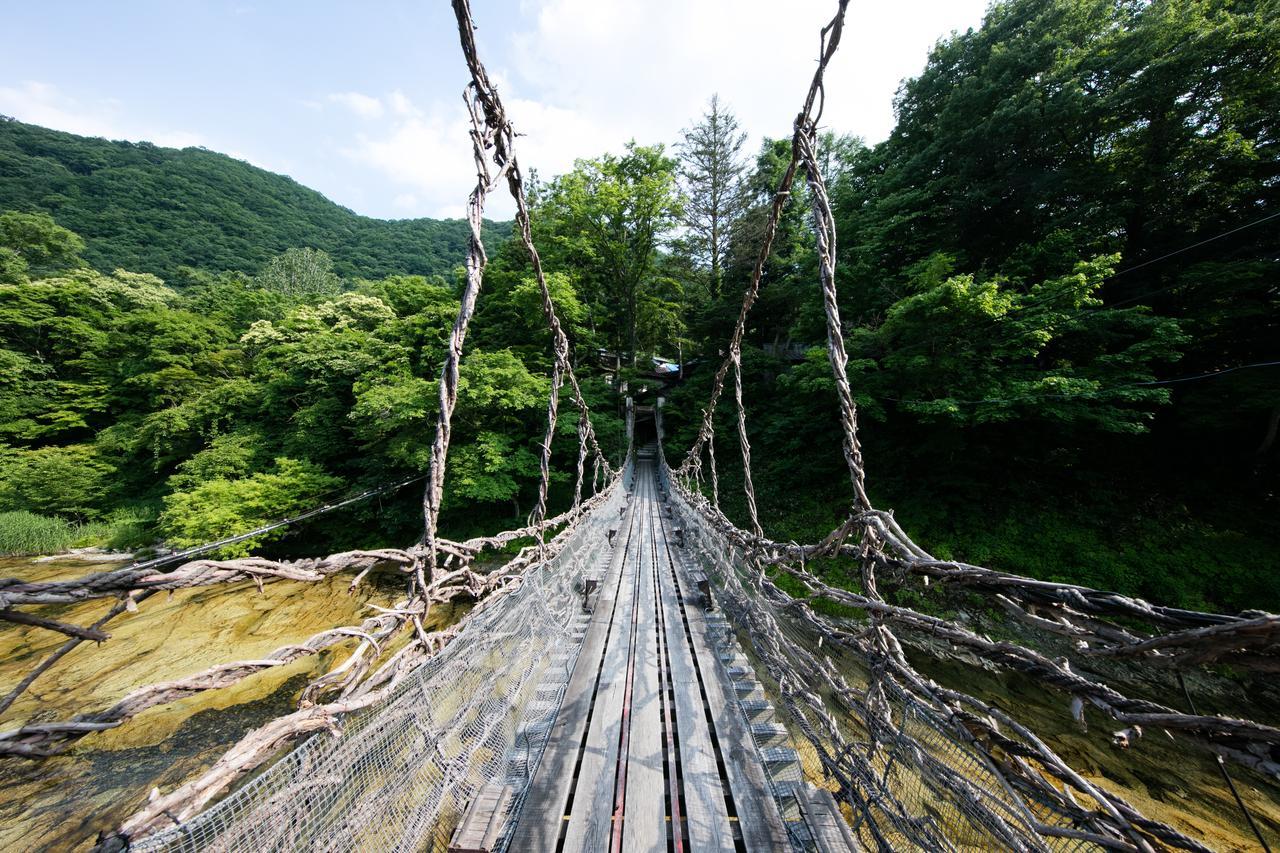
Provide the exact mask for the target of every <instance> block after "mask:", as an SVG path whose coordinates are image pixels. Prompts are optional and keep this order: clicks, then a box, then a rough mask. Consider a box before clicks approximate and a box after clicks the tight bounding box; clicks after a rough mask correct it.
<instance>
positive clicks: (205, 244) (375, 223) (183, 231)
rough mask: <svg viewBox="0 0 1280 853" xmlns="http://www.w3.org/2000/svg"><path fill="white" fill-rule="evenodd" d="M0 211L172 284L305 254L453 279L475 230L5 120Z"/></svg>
mask: <svg viewBox="0 0 1280 853" xmlns="http://www.w3.org/2000/svg"><path fill="white" fill-rule="evenodd" d="M0 210H18V211H23V212H24V213H39V214H47V215H49V216H52V217H53V219H54V220H56V221H57V223H58V224H59V225H61V226H63V227H64V228H68V229H70V230H71V231H74V232H75V233H76V234H78V235H80V236H81V237H83V238H85V240H86V241H87V247H86V248H85V251H84V258H85V260H86V261H87V262H88V263H90V264H92V265H93V266H94V267H97V268H98V269H100V270H113V269H117V268H124V269H129V270H137V271H140V272H148V273H153V274H155V275H159V276H161V277H163V278H165V279H167V280H176V278H177V276H178V273H179V270H180V268H182V267H194V268H197V269H203V270H208V271H213V272H216V271H221V270H239V271H241V272H245V273H251V274H252V273H257V272H259V271H260V270H261V269H262V268H263V267H264V266H265V265H266V264H267V263H268V262H269V261H270V260H271V258H272V257H273V256H276V255H279V254H280V253H281V252H284V251H286V250H288V249H292V248H295V247H299V246H310V247H312V248H314V249H318V250H321V251H323V252H327V253H328V254H329V255H330V256H331V257H332V258H333V262H334V270H335V272H336V273H337V274H338V275H340V276H345V277H355V276H357V275H363V276H368V277H375V278H376V277H380V276H385V275H391V274H404V273H414V274H421V275H432V274H446V273H449V272H450V271H452V269H453V268H454V267H455V266H456V265H458V264H459V263H461V262H462V259H463V257H464V256H465V253H466V245H467V238H468V236H469V235H470V233H471V232H470V227H469V226H468V225H467V223H466V222H465V221H464V220H461V219H447V220H434V219H403V220H395V221H385V220H378V219H370V218H368V217H364V216H357V215H356V214H354V213H352V212H351V211H350V210H347V209H346V208H344V207H340V206H338V205H336V204H334V203H333V202H331V201H329V200H328V199H326V198H325V197H324V196H322V195H320V193H318V192H315V191H314V190H309V189H307V188H306V187H303V186H300V185H299V184H297V183H296V182H294V181H293V180H292V179H290V178H287V177H285V176H283V175H276V174H273V173H271V172H267V171H265V170H263V169H259V168H257V167H256V166H251V165H249V164H248V163H245V162H243V161H241V160H236V159H234V158H231V157H227V156H226V155H223V154H216V153H214V152H212V151H206V150H205V149H203V148H185V149H182V150H177V149H173V148H160V147H158V146H155V145H152V144H150V143H147V142H138V143H134V142H108V141H107V140H104V139H89V138H86V137H83V136H75V135H74V134H70V133H62V132H59V131H55V130H46V129H45V128H42V127H36V126H34V125H30V124H23V123H22V122H18V121H14V120H13V119H9V118H5V117H0ZM487 230H488V231H489V233H491V234H501V233H503V232H504V230H505V229H504V228H502V227H500V226H496V225H493V224H492V223H490V224H489V227H488V229H487ZM0 231H3V229H2V228H0ZM5 246H7V243H5V241H4V239H3V238H0V281H11V280H13V279H12V276H13V274H14V273H13V271H12V266H13V259H12V258H11V257H9V258H6V255H5V252H4V248H3V247H5ZM41 263H43V262H41ZM50 266H51V268H59V269H61V268H64V267H66V266H69V264H67V263H65V262H64V261H63V260H61V259H51V260H50ZM46 272H47V270H45V269H39V268H37V269H33V270H32V273H31V274H32V275H35V276H39V275H44V274H45V273H46Z"/></svg>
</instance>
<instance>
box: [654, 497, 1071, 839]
mask: <svg viewBox="0 0 1280 853" xmlns="http://www.w3.org/2000/svg"><path fill="white" fill-rule="evenodd" d="M671 495H672V498H673V504H674V507H675V511H676V518H677V521H676V523H677V524H678V525H679V526H681V527H682V529H683V531H684V536H685V541H686V542H687V553H688V555H689V557H688V559H689V560H691V561H693V562H694V563H696V564H698V565H699V566H700V567H701V568H702V569H703V571H704V572H705V573H706V574H707V577H708V578H709V579H710V580H711V582H712V585H713V587H714V588H715V591H716V595H717V598H718V600H719V604H720V605H721V609H722V610H723V612H724V613H725V616H726V617H727V619H728V622H729V625H730V628H731V630H733V631H735V632H736V634H737V636H738V637H739V638H740V639H741V640H742V646H743V647H744V648H746V649H747V650H748V653H749V657H750V658H751V659H752V663H753V664H754V665H755V669H756V672H757V675H758V676H759V677H760V678H761V680H762V681H763V682H764V685H763V687H764V692H765V694H766V696H767V697H768V699H769V701H771V702H772V703H773V704H775V705H776V706H777V707H778V709H779V710H780V711H781V715H780V719H781V721H782V722H783V724H784V725H785V726H786V727H787V729H788V730H789V731H790V734H791V736H792V741H793V742H794V743H796V744H797V745H798V746H799V747H800V752H801V760H802V764H803V767H804V771H805V773H804V775H805V776H806V777H807V781H808V782H810V783H813V784H815V785H818V786H820V787H826V788H828V789H829V790H832V793H833V794H834V795H835V797H836V799H837V801H838V802H839V803H840V809H841V811H842V812H843V814H844V816H845V819H846V820H847V821H848V822H849V824H850V826H851V828H852V830H853V833H854V835H855V838H856V839H857V840H858V841H859V842H860V843H862V844H864V845H866V846H867V847H869V848H873V849H876V848H878V849H893V850H900V849H921V848H927V849H938V850H958V849H1053V850H1075V849H1078V848H1080V847H1081V846H1084V847H1088V848H1090V849H1092V848H1093V845H1091V844H1082V842H1081V841H1080V840H1079V839H1075V838H1067V837H1046V836H1045V835H1044V834H1043V830H1044V828H1045V827H1046V826H1059V827H1064V828H1068V830H1069V828H1070V827H1072V826H1074V825H1075V821H1074V820H1073V817H1078V816H1079V815H1076V816H1072V815H1063V814H1061V813H1060V812H1059V811H1057V810H1056V809H1054V808H1052V807H1050V806H1049V805H1047V804H1046V803H1044V802H1042V801H1041V800H1040V798H1039V797H1037V795H1036V792H1035V791H1034V790H1026V791H1021V790H1015V788H1014V787H1013V786H1011V785H1010V784H1009V783H1008V781H1007V780H1006V779H1003V778H1002V777H1001V775H1000V774H997V773H995V772H993V769H992V767H991V765H990V763H989V762H990V759H989V758H988V757H987V756H986V755H984V754H983V753H982V752H981V751H979V750H977V749H975V748H974V746H973V745H972V744H970V743H967V742H965V740H964V739H963V738H962V737H961V736H960V735H959V733H958V732H957V730H956V726H955V724H954V722H952V721H949V720H948V719H947V718H946V713H945V710H944V709H940V708H937V707H933V706H931V705H930V704H928V703H927V702H925V701H922V700H921V698H920V697H917V696H915V695H914V694H912V693H910V692H908V691H906V690H904V689H902V688H901V686H899V685H898V684H897V683H896V682H894V681H892V680H887V681H884V682H882V683H881V684H880V686H879V689H880V690H883V693H884V696H883V700H884V707H883V708H882V709H876V710H874V711H873V710H872V709H870V708H869V707H868V705H869V703H870V697H869V694H868V691H869V689H870V687H871V684H872V681H873V673H872V665H871V662H870V661H869V660H867V659H862V658H859V657H858V656H857V655H856V654H855V653H853V652H852V651H850V650H849V648H847V647H844V646H838V645H835V644H832V643H830V642H824V640H823V638H822V637H821V635H820V634H818V633H817V632H815V631H814V630H813V629H812V627H811V626H810V625H809V624H808V623H806V622H805V620H803V619H802V618H798V617H797V616H796V615H794V614H795V613H796V612H797V611H795V610H793V609H792V605H794V602H793V601H791V600H790V599H787V600H785V601H783V600H773V599H771V598H770V597H769V596H767V595H765V594H763V593H762V591H761V589H760V587H759V585H758V584H757V583H755V582H754V581H755V579H756V578H758V577H759V569H757V568H754V567H752V566H750V565H749V563H748V561H746V560H745V559H744V558H743V555H742V553H741V552H740V551H739V550H738V549H736V548H735V547H733V546H732V545H731V544H730V543H728V542H726V540H725V539H724V537H723V536H721V535H720V534H719V533H718V532H717V531H716V530H715V529H714V528H713V527H712V526H711V525H710V524H709V523H708V522H707V520H706V519H705V518H704V517H703V515H702V514H701V513H700V512H698V511H697V509H696V508H695V507H693V506H692V505H690V504H689V503H688V501H686V500H685V498H684V496H683V495H682V494H681V492H680V490H679V489H671ZM859 627H864V626H859ZM814 671H821V672H823V673H824V675H823V677H821V678H818V677H812V676H811V675H810V673H813V672H814ZM833 685H834V688H833ZM815 706H816V708H817V710H815ZM819 753H821V754H822V757H820V755H819ZM841 782H843V783H844V784H841ZM773 788H774V795H775V797H777V798H778V802H779V808H780V809H781V811H782V813H783V814H784V815H787V816H788V817H791V816H794V815H795V813H796V805H795V803H794V801H793V797H794V795H795V793H796V790H797V789H796V787H795V786H794V785H792V784H789V780H788V779H785V778H784V779H779V778H777V777H775V778H774V779H773ZM1081 805H1082V806H1083V805H1092V803H1087V804H1086V803H1082V804H1081ZM1082 812H1083V809H1082ZM788 826H789V828H790V829H792V837H793V842H795V843H796V844H797V846H805V845H806V841H805V837H804V830H803V826H802V825H801V824H800V822H798V821H792V820H789V822H788Z"/></svg>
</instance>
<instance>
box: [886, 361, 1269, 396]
mask: <svg viewBox="0 0 1280 853" xmlns="http://www.w3.org/2000/svg"><path fill="white" fill-rule="evenodd" d="M1258 367H1280V361H1259V362H1256V363H1254V364H1241V365H1238V366H1236V367H1228V368H1226V369H1225V370H1213V371H1210V372H1208V373H1199V374H1196V375H1194V376H1179V377H1176V378H1174V379H1153V380H1151V381H1149V382H1129V383H1126V384H1124V385H1111V386H1108V387H1106V388H1095V389H1094V390H1092V391H1083V392H1081V393H1079V394H1025V395H1023V396H1020V397H988V398H986V399H983V400H951V399H947V398H945V397H944V398H940V399H937V400H900V399H898V398H897V397H880V398H878V399H880V400H887V401H889V402H893V403H908V404H915V405H925V404H928V403H943V402H946V403H955V404H956V405H962V406H979V405H983V404H985V403H1021V402H1025V401H1027V400H1074V399H1079V398H1084V397H1093V396H1096V395H1098V394H1106V393H1107V392H1109V391H1123V390H1124V389H1126V388H1142V387H1149V386H1152V385H1174V384H1177V383H1180V382H1196V381H1198V380H1201V379H1214V378H1216V377H1219V376H1226V375H1227V374H1228V373H1236V372H1237V371H1241V370H1252V369H1254V368H1258Z"/></svg>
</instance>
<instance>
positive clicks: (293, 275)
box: [256, 249, 342, 300]
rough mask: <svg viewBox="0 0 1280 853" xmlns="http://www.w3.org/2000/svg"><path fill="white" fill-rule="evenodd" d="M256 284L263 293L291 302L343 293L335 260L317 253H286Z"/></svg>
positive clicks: (308, 251) (286, 251)
mask: <svg viewBox="0 0 1280 853" xmlns="http://www.w3.org/2000/svg"><path fill="white" fill-rule="evenodd" d="M256 281H257V284H258V286H259V287H261V288H262V289H263V290H266V291H268V292H270V293H278V294H280V295H281V296H283V297H285V298H286V299H291V300H309V299H316V298H319V297H325V296H329V297H333V296H337V295H338V293H339V292H341V290H342V279H340V278H338V276H337V275H336V274H335V273H334V272H333V260H332V259H331V258H330V257H329V256H328V255H327V254H325V253H324V252H321V251H318V250H316V249H286V250H285V251H284V252H283V253H281V254H279V255H276V256H275V257H274V258H272V259H271V260H270V261H268V262H267V265H266V266H265V267H263V268H262V272H260V273H258V275H257V278H256Z"/></svg>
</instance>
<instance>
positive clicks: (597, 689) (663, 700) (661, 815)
mask: <svg viewBox="0 0 1280 853" xmlns="http://www.w3.org/2000/svg"><path fill="white" fill-rule="evenodd" d="M654 464H655V463H654V462H653V461H652V459H645V458H644V456H643V455H641V456H640V457H639V458H638V460H637V468H636V477H635V485H634V488H633V493H632V496H631V499H630V504H629V507H628V509H627V512H626V515H625V517H624V518H622V519H621V520H620V522H619V525H618V534H617V536H616V538H615V540H614V541H615V542H616V543H617V544H616V547H615V550H614V555H613V559H612V561H611V563H610V565H609V568H608V571H607V572H605V573H603V577H602V579H601V583H600V593H599V600H598V602H597V603H596V605H595V610H594V615H593V617H592V621H591V623H590V626H589V628H588V630H587V633H586V636H585V637H584V639H583V646H582V650H581V652H580V653H579V655H578V659H577V663H576V664H575V667H574V671H573V674H572V675H571V677H570V680H569V684H568V687H567V690H566V694H565V698H564V701H563V703H562V705H561V709H560V713H559V715H558V716H557V719H556V722H555V725H554V726H553V728H552V731H551V735H550V740H549V741H548V744H547V747H546V750H545V752H544V753H543V756H542V760H541V762H540V763H539V765H538V769H537V771H536V773H535V775H534V778H533V781H532V783H531V785H530V787H529V790H528V792H527V794H526V796H525V799H524V803H523V806H522V807H521V809H520V810H519V813H518V814H517V815H516V816H515V818H514V820H515V821H516V823H515V826H514V828H513V830H512V834H511V840H510V844H509V846H508V849H509V850H513V851H514V850H519V851H534V852H535V853H536V851H548V853H560V851H564V853H578V851H590V853H596V851H610V853H621V851H626V853H650V851H653V853H665V851H667V850H675V851H704V850H706V851H725V853H728V851H746V852H747V853H756V851H777V850H787V849H790V842H789V841H788V837H787V831H786V828H785V826H784V823H783V818H782V815H781V814H780V813H779V811H778V807H777V802H776V801H775V799H774V797H773V795H772V792H771V789H770V787H769V783H768V779H767V776H766V771H765V768H764V766H763V765H762V764H761V761H760V756H759V752H758V750H757V749H756V747H755V745H754V743H753V742H752V740H751V732H750V729H749V728H748V726H747V723H746V720H745V718H744V716H743V714H742V712H741V710H740V708H739V707H738V704H737V697H736V694H735V689H736V686H735V683H734V682H732V681H731V680H729V678H728V677H727V675H726V674H725V670H724V667H723V666H722V665H721V664H720V662H719V658H718V656H717V653H716V652H715V650H714V646H713V641H712V638H711V637H710V635H709V628H708V626H707V622H706V620H705V618H704V616H703V613H702V609H701V607H702V602H701V597H700V596H699V595H698V593H697V591H696V590H695V589H693V587H692V585H691V583H690V580H689V579H688V578H686V577H685V576H684V574H685V573H684V570H683V569H682V568H681V561H680V560H679V559H677V558H676V553H675V552H674V551H673V550H672V545H671V544H670V543H669V541H668V534H669V532H670V527H669V522H668V520H667V519H666V518H665V516H664V513H663V507H662V502H661V499H660V496H659V493H658V487H657V482H656V478H655V474H654Z"/></svg>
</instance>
